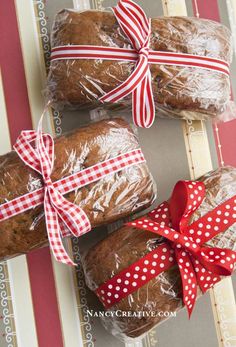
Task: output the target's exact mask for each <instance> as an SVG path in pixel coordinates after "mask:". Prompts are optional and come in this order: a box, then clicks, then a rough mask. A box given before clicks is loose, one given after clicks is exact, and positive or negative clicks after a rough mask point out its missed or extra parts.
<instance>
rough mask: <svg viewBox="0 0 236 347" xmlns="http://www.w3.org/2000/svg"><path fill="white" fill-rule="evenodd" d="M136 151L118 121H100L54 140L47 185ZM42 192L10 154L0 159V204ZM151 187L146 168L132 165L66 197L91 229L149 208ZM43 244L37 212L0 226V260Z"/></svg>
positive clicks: (29, 171) (39, 210)
mask: <svg viewBox="0 0 236 347" xmlns="http://www.w3.org/2000/svg"><path fill="white" fill-rule="evenodd" d="M138 147H139V143H138V141H137V138H136V136H135V134H134V133H133V131H132V130H131V128H130V126H129V125H128V124H127V123H126V121H124V120H122V119H114V120H102V121H100V122H97V123H93V124H91V125H89V126H87V127H83V128H80V129H78V130H75V131H73V132H71V133H69V134H66V135H63V136H61V137H59V138H57V139H55V162H54V169H53V172H52V176H51V177H52V181H57V180H58V179H60V178H63V177H66V176H68V175H70V174H73V173H75V172H77V171H80V170H83V169H85V168H87V167H90V166H92V165H95V164H97V163H99V162H102V161H104V160H107V159H109V158H114V157H116V156H118V155H119V154H122V153H125V152H127V151H131V150H133V149H136V148H138ZM41 186H42V181H41V178H40V176H39V175H38V174H37V172H35V171H33V170H32V169H30V168H29V167H28V166H26V165H25V164H24V163H23V161H22V160H21V159H20V158H19V157H18V155H17V154H16V152H14V151H12V152H10V153H8V154H6V155H3V156H0V208H1V204H3V203H4V202H6V201H9V200H12V199H14V198H16V197H19V196H21V195H24V194H26V193H27V192H30V191H33V190H35V189H37V188H40V187H41ZM155 194H156V188H155V183H154V181H153V179H152V177H151V175H150V173H149V171H148V168H147V165H146V163H142V164H137V165H134V166H131V167H129V168H124V169H123V170H122V171H120V172H118V173H114V174H110V175H108V176H106V177H105V178H103V179H101V180H99V181H97V182H95V183H91V184H89V185H87V186H85V187H82V188H79V187H78V189H76V190H75V191H74V192H72V193H69V194H68V195H66V198H67V199H68V200H69V201H72V202H74V203H75V204H78V205H79V206H80V207H81V208H82V209H83V210H84V211H85V213H86V214H87V216H88V218H89V220H90V222H91V225H92V226H93V227H96V226H99V225H102V224H107V223H110V222H112V221H114V220H117V219H119V218H122V217H125V216H127V215H129V214H130V213H133V212H137V211H138V210H140V209H143V208H145V207H148V206H149V205H151V203H152V202H153V200H154V199H155ZM45 244H47V233H46V228H45V220H44V216H43V206H40V207H37V208H34V209H31V210H29V211H27V212H24V213H21V214H19V215H17V216H14V217H11V218H9V219H7V220H5V221H2V222H0V259H1V260H3V259H5V258H9V257H13V256H15V255H18V254H22V253H27V252H29V251H30V250H32V249H34V248H38V247H41V246H43V245H45Z"/></svg>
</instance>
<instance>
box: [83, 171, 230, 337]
mask: <svg viewBox="0 0 236 347" xmlns="http://www.w3.org/2000/svg"><path fill="white" fill-rule="evenodd" d="M200 180H201V181H203V182H204V184H205V186H206V197H205V200H204V201H203V203H202V204H201V206H200V207H199V208H198V210H197V211H196V212H195V213H194V215H193V217H192V218H193V219H192V220H196V219H198V218H200V217H201V216H203V215H205V214H206V213H207V212H208V211H209V210H212V209H213V208H215V207H216V206H217V205H220V204H221V203H222V202H224V201H226V200H227V199H229V198H231V197H232V196H234V195H235V194H236V169H233V168H231V167H225V168H220V169H218V170H216V171H213V172H210V173H209V174H207V175H205V176H203V177H202V178H201V179H200ZM162 240H163V239H162V238H161V237H158V236H157V235H156V234H154V233H151V232H149V231H145V230H140V229H136V228H135V227H129V226H125V227H123V228H121V229H119V230H117V231H115V232H114V233H112V234H111V235H109V236H108V237H107V238H106V239H104V240H103V241H101V242H100V243H98V244H97V245H96V246H95V247H94V248H92V249H91V250H90V251H89V253H88V254H87V255H86V257H85V258H84V260H83V262H84V272H85V277H86V282H87V285H88V287H89V288H90V289H91V290H93V291H95V290H96V289H97V288H98V287H99V286H100V285H101V284H103V283H104V282H106V281H107V280H108V279H110V278H111V277H113V276H114V275H116V274H118V273H119V272H120V271H122V270H123V269H125V268H127V267H128V266H130V265H131V264H132V263H134V262H136V261H137V260H138V259H139V258H141V257H143V256H144V255H145V254H147V253H148V252H149V251H151V250H153V249H154V248H156V247H158V244H162V243H163V241H162ZM207 244H208V245H209V246H216V247H221V248H230V249H234V250H235V249H236V224H234V225H233V226H232V227H231V228H229V229H228V230H227V231H226V232H224V233H221V234H219V235H217V236H215V237H214V238H213V239H212V240H211V241H210V242H208V243H207ZM199 295H200V291H199ZM182 307H183V304H182V283H181V278H180V274H179V270H178V268H177V266H174V267H172V268H171V269H170V270H168V271H165V272H163V273H161V274H160V275H158V276H157V277H156V278H154V279H153V280H151V281H150V282H148V283H147V284H146V285H144V286H143V287H141V288H140V289H138V290H137V291H136V292H134V293H133V294H130V295H128V296H127V297H125V298H124V299H122V300H121V301H120V302H119V303H118V304H116V305H115V306H113V307H112V308H111V309H110V310H111V311H114V310H121V311H123V312H124V311H125V312H131V313H132V312H139V311H141V312H143V311H146V312H149V313H150V312H154V313H159V312H162V314H163V315H162V316H161V315H158V314H157V315H156V317H155V316H154V317H153V316H151V315H149V316H142V317H141V318H138V317H133V316H132V317H128V316H127V317H125V316H123V317H122V316H121V314H119V316H118V317H117V316H115V315H114V316H113V317H112V316H109V318H108V317H105V318H104V324H105V326H106V327H107V328H108V329H109V330H110V331H111V332H112V333H113V334H114V335H117V336H119V337H121V338H122V337H123V338H124V337H125V336H128V337H137V336H140V335H142V334H143V333H145V332H147V331H148V330H149V329H150V328H152V327H153V326H155V325H156V324H158V323H160V322H162V321H163V320H164V319H166V318H165V316H164V313H165V312H167V313H170V314H171V312H175V311H178V310H179V309H180V308H182Z"/></svg>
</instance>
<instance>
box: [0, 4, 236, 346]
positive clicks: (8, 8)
mask: <svg viewBox="0 0 236 347" xmlns="http://www.w3.org/2000/svg"><path fill="white" fill-rule="evenodd" d="M137 2H138V3H140V4H141V5H142V6H143V8H144V9H145V11H146V12H147V14H148V15H152V16H154V14H155V15H161V14H163V11H164V12H165V13H166V14H168V13H173V14H183V11H186V10H187V12H188V15H197V14H198V13H199V15H200V17H205V18H211V19H214V20H218V21H222V22H224V23H225V24H226V25H228V26H231V29H232V30H233V31H234V35H235V36H234V38H235V39H236V0H226V1H221V0H219V1H218V2H217V0H207V1H206V0H193V1H191V0H186V1H185V0H163V1H161V0H156V1H155V2H153V0H148V1H147V0H146V1H144V0H143V1H137ZM114 4H115V1H108V0H104V1H103V0H91V3H90V2H89V0H88V1H87V0H74V1H72V0H60V1H56V0H48V1H43V0H42V1H40V0H35V1H34V0H15V1H14V0H7V1H1V2H0V38H1V46H2V48H1V50H0V66H1V68H0V109H1V114H0V125H1V127H0V131H1V136H0V154H3V153H6V152H7V151H9V150H10V149H11V146H12V144H13V143H14V141H15V139H16V137H17V136H18V134H19V132H20V131H21V130H22V129H30V128H32V127H33V128H35V126H36V124H37V121H38V119H39V117H40V115H41V112H42V110H43V107H44V100H43V97H42V93H41V91H42V90H43V88H44V86H45V78H46V70H47V68H48V62H49V52H50V45H49V28H50V27H51V23H52V19H53V17H54V15H55V13H56V12H57V11H58V10H59V9H60V8H62V7H73V6H74V7H77V8H79V9H84V8H89V7H90V6H92V7H94V8H99V9H102V8H103V7H105V6H110V5H114ZM9 23H10V25H9ZM235 43H236V42H235ZM235 47H236V44H235ZM235 53H236V48H235ZM235 75H236V67H235V66H234V67H233V69H232V82H233V83H232V94H235V93H236V85H235V84H234V83H235V82H234V78H233V76H235ZM63 115H64V117H63V118H62V119H61V118H60V117H59V114H58V113H56V112H54V113H50V117H48V119H51V121H48V124H47V125H46V126H47V130H48V131H50V132H51V133H54V134H60V133H61V132H62V131H65V130H69V129H70V128H73V127H74V126H75V125H79V122H80V120H79V118H78V120H75V118H74V117H73V116H72V115H71V114H69V113H65V114H64V113H63ZM92 116H93V118H96V117H97V116H96V114H95V115H94V113H93V114H92ZM82 117H83V118H86V119H88V118H89V117H90V115H89V114H86V113H85V114H83V115H82ZM171 123H172V124H171V127H170V122H169V121H165V120H160V121H156V123H155V125H154V126H153V128H152V129H150V130H148V131H149V134H150V136H148V137H147V136H146V131H145V130H141V131H140V138H141V142H142V144H143V146H144V151H145V154H146V157H147V160H149V162H150V167H151V169H152V171H153V173H154V174H155V176H156V178H157V179H158V181H159V182H161V183H162V184H160V185H159V200H160V201H161V200H163V199H164V198H166V195H167V193H169V192H170V191H171V187H172V186H173V184H174V183H175V182H176V181H177V180H178V179H180V178H183V177H185V178H189V177H191V178H194V177H195V176H198V175H199V174H201V173H203V172H205V171H207V170H208V169H211V167H212V166H213V167H216V166H217V165H218V163H219V164H223V163H225V164H231V165H235V166H236V156H235V150H233V149H234V148H235V147H236V143H235V142H236V136H235V134H236V120H235V121H231V122H229V123H224V124H218V125H213V127H212V126H211V125H207V127H205V125H203V124H202V123H201V122H178V121H172V122H171ZM165 132H166V134H168V136H166V138H168V141H169V142H168V143H167V142H166V143H165V141H167V139H163V133H165ZM159 133H160V136H159V137H158V136H157V135H158V134H159ZM172 133H173V134H172ZM151 135H152V136H151ZM151 138H153V140H152V141H151V140H150V139H151ZM172 139H173V140H172ZM150 141H151V143H150ZM171 141H174V142H171ZM170 142H171V143H170ZM147 148H148V149H147ZM156 148H161V150H160V153H157V151H156ZM170 148H177V152H178V153H181V158H180V159H181V163H180V162H179V161H176V154H175V153H174V154H173V153H172V152H171V150H170ZM164 155H165V158H166V159H165V160H166V161H165V160H164V159H163V157H162V156H164ZM179 155H180V154H179ZM200 158H201V159H200ZM169 161H171V162H172V163H173V166H172V167H171V169H170V170H169V171H168V169H167V168H163V167H165V165H164V164H165V163H168V162H169ZM160 162H161V163H162V167H161V168H159V163H160ZM173 172H174V175H173ZM92 233H93V237H87V238H83V239H81V240H74V241H73V243H71V242H70V241H68V248H69V249H70V251H71V253H73V255H74V257H75V260H76V261H77V262H79V266H78V268H77V269H72V268H69V267H66V266H63V265H61V264H57V263H56V262H55V261H54V260H53V259H52V257H51V254H50V251H49V249H48V248H47V247H46V248H43V249H41V250H38V251H34V252H32V253H30V254H29V255H27V256H20V257H17V258H15V259H12V260H10V261H7V262H3V263H1V264H0V346H1V347H13V346H14V347H63V346H64V347H78V346H79V347H82V346H97V347H101V346H103V345H104V344H105V345H107V346H109V347H110V346H117V347H118V346H124V344H123V343H122V342H120V341H118V340H116V339H115V338H113V337H112V336H111V335H109V334H108V333H107V332H105V330H104V329H103V328H102V326H101V324H100V321H99V320H98V319H95V318H91V317H89V315H88V312H87V308H88V307H89V305H90V303H93V305H96V307H99V306H98V304H97V301H96V298H95V297H94V296H93V295H92V294H91V293H89V292H88V291H87V290H86V288H85V283H84V278H83V273H82V269H81V266H80V252H79V249H80V251H82V252H83V250H84V249H86V248H87V247H88V246H89V245H90V244H91V242H92V241H91V239H96V238H98V239H99V238H101V237H102V236H104V234H105V233H106V230H104V229H103V230H101V231H99V232H97V231H96V233H95V232H94V231H92ZM232 300H233V298H232ZM232 300H231V302H232ZM202 302H203V304H202V303H201V302H199V303H198V307H199V312H197V313H196V314H195V315H194V316H193V317H192V320H191V322H190V323H187V319H186V317H185V316H184V315H183V314H182V313H180V318H179V320H178V322H179V323H177V321H175V319H173V320H170V321H168V322H167V323H164V324H163V328H158V329H154V330H153V331H152V332H150V333H149V334H148V335H147V336H146V337H145V338H144V339H140V340H138V341H137V342H135V343H127V346H129V347H132V346H136V347H138V346H147V347H149V346H156V345H157V343H158V346H160V347H169V346H173V341H174V345H175V347H178V346H185V345H186V346H189V345H188V341H189V336H193V337H192V338H193V339H194V340H196V346H198V345H202V344H201V337H199V336H198V333H197V331H195V326H196V324H199V326H200V327H201V333H202V334H203V335H204V325H205V324H206V322H205V321H204V320H202V317H203V316H206V319H208V320H209V321H210V322H209V326H208V329H209V332H206V335H205V341H206V339H207V341H208V343H207V346H208V347H211V346H212V347H213V346H214V347H215V346H216V344H217V338H216V334H215V331H214V323H213V322H214V321H213V317H212V316H211V310H210V300H209V297H207V296H206V297H205V298H204V299H203V300H202ZM222 307H224V305H223V304H222ZM209 312H210V313H209ZM218 319H219V320H220V318H218ZM173 322H174V324H173ZM224 323H225V322H224ZM171 324H172V325H171ZM185 324H189V329H188V330H189V331H188V332H185V336H182V337H181V338H179V340H178V341H176V339H175V334H177V332H178V330H179V329H180V328H181V327H182V326H184V325H185ZM207 324H208V323H207ZM170 326H171V327H172V330H173V338H174V340H172V335H170V336H169V338H168V339H166V333H165V329H167V328H168V327H170ZM218 334H219V333H218ZM210 335H211V336H210ZM212 335H215V336H212ZM225 336H226V337H224V336H221V335H218V341H220V340H221V339H223V341H220V342H219V343H221V346H236V342H235V340H234V342H231V340H230V338H229V337H228V338H227V324H226V335H225ZM224 339H225V340H224ZM226 339H227V341H226ZM171 341H172V342H171ZM232 341H233V339H232ZM226 342H227V343H228V344H226Z"/></svg>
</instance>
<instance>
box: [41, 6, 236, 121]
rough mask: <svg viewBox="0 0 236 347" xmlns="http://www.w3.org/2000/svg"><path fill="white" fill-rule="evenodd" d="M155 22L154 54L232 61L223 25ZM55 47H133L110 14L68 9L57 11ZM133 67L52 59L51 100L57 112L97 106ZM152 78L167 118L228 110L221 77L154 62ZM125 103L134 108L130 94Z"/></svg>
mask: <svg viewBox="0 0 236 347" xmlns="http://www.w3.org/2000/svg"><path fill="white" fill-rule="evenodd" d="M151 23H152V34H151V38H150V48H151V49H152V50H156V51H157V50H158V51H166V52H181V53H189V54H195V55H202V56H207V57H213V58H219V59H223V60H225V61H226V62H228V63H230V62H231V56H232V48H231V35H230V31H229V30H228V29H227V28H226V27H225V26H223V25H222V24H219V23H216V22H213V21H210V20H205V19H197V18H188V17H160V18H156V19H152V22H151ZM51 45H52V47H56V46H63V45H95V46H108V47H109V46H111V47H121V48H127V47H130V48H132V47H131V46H130V42H129V40H128V39H127V38H126V36H125V35H124V33H123V32H122V30H121V28H120V27H119V25H118V22H117V21H116V19H115V17H114V15H113V14H112V13H111V12H108V11H107V12H106V11H104V12H102V11H92V10H90V11H84V12H77V11H75V10H68V9H66V10H62V11H61V12H59V13H58V14H57V16H56V18H55V22H54V25H53V29H52V39H51ZM133 68H134V63H132V62H125V61H108V60H102V59H94V60H89V59H84V60H81V59H77V60H73V59H72V60H55V61H52V63H51V67H50V72H49V76H48V86H47V95H48V99H49V100H50V101H51V103H52V105H53V106H54V107H55V108H57V109H61V108H63V107H70V108H78V107H81V106H85V107H90V106H92V107H95V106H98V105H99V101H98V98H99V97H101V96H102V95H104V93H107V92H109V91H111V90H112V89H114V88H115V87H117V86H118V85H120V84H121V83H122V82H123V81H125V80H126V79H127V78H128V76H129V75H130V74H131V72H132V71H133ZM151 74H152V88H153V92H154V99H155V106H156V109H157V110H158V111H159V114H163V115H165V116H167V117H168V116H169V117H183V115H182V113H181V112H180V111H182V110H185V111H189V113H185V114H184V117H185V118H200V119H203V118H204V117H205V118H211V117H215V116H216V115H218V114H220V113H221V112H223V111H224V109H225V107H226V104H227V102H228V101H229V97H230V81H229V78H228V77H227V76H226V75H224V74H222V73H219V72H215V71H209V70H205V69H201V68H195V67H181V66H167V65H155V64H151ZM121 104H122V105H124V106H129V105H131V96H128V97H127V98H126V99H125V100H122V101H121ZM113 107H114V106H113ZM161 110H162V111H163V112H161ZM166 111H167V112H166ZM191 111H193V112H197V113H200V114H197V115H196V114H193V113H191Z"/></svg>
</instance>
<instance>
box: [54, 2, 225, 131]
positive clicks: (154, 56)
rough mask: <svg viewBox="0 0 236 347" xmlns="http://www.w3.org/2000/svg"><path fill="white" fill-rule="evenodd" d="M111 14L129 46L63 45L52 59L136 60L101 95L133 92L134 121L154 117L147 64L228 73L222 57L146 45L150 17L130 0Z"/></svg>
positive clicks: (110, 98)
mask: <svg viewBox="0 0 236 347" xmlns="http://www.w3.org/2000/svg"><path fill="white" fill-rule="evenodd" d="M113 13H114V15H115V17H116V19H117V21H118V23H119V25H120V27H121V29H122V31H123V33H124V34H125V35H126V36H127V38H128V39H129V41H130V44H131V46H132V48H127V47H125V48H121V47H107V46H106V47H105V46H89V45H66V46H57V47H54V48H52V52H51V61H52V62H53V61H56V60H64V59H65V60H68V59H72V60H74V59H103V60H114V61H128V62H134V63H136V65H135V69H134V71H133V72H132V74H131V75H130V76H129V77H128V79H127V80H126V81H124V82H123V83H122V84H121V85H119V86H118V87H117V88H115V89H113V90H112V91H110V92H108V93H106V94H105V95H103V96H102V97H101V98H100V101H101V102H110V103H115V102H118V101H120V100H122V99H123V98H125V97H126V96H128V95H129V94H132V105H133V120H134V123H135V124H136V125H137V126H139V127H144V128H149V127H150V126H151V125H152V124H153V122H154V119H155V105H154V99H153V92H152V76H151V71H150V64H159V65H174V66H184V67H185V66H187V67H197V68H201V69H208V70H214V71H217V72H219V73H223V74H226V75H227V76H229V64H228V63H227V62H226V61H223V60H221V59H216V58H211V57H206V56H199V55H193V54H185V53H179V52H162V51H154V50H151V49H150V48H149V41H150V35H151V20H150V19H148V18H147V17H146V15H145V13H144V11H143V10H142V8H141V7H140V6H139V5H137V4H136V3H134V2H133V1H131V0H120V1H119V2H118V4H117V6H115V7H114V8H113Z"/></svg>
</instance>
